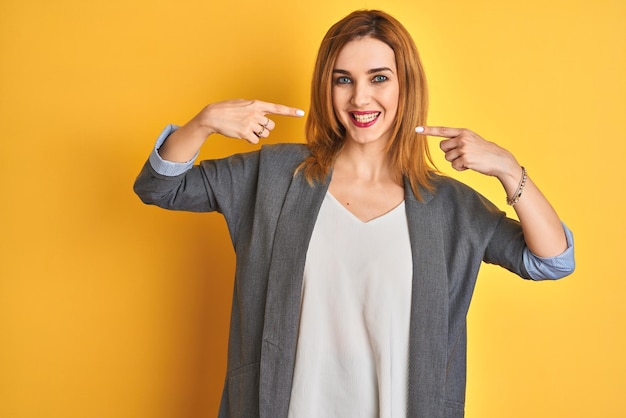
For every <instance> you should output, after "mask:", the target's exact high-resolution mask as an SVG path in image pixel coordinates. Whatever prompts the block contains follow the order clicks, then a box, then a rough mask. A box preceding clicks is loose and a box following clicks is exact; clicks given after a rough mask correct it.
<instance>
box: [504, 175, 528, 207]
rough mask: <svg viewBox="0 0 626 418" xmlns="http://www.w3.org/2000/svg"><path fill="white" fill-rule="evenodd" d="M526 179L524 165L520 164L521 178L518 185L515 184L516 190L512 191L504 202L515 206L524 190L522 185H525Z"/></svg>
mask: <svg viewBox="0 0 626 418" xmlns="http://www.w3.org/2000/svg"><path fill="white" fill-rule="evenodd" d="M527 179H528V173H527V172H526V169H525V168H524V166H522V180H521V181H520V182H519V186H517V190H516V191H515V193H513V197H510V198H509V197H508V196H507V198H506V204H507V205H511V206H515V204H516V203H517V202H519V198H520V197H522V192H523V191H524V186H526V180H527Z"/></svg>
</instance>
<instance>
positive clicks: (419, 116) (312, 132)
mask: <svg viewBox="0 0 626 418" xmlns="http://www.w3.org/2000/svg"><path fill="white" fill-rule="evenodd" d="M363 37H371V38H374V39H378V40H380V41H382V42H384V43H386V44H387V45H389V47H390V48H391V49H392V50H393V51H394V54H395V59H396V67H397V69H398V84H399V87H400V97H399V103H398V110H397V115H396V120H395V122H394V125H393V128H392V136H391V140H390V141H389V143H388V147H387V148H388V149H387V152H388V158H389V159H390V161H391V163H392V166H394V167H396V168H397V170H398V174H399V175H402V176H405V177H406V178H408V180H409V182H410V184H411V188H412V189H413V193H414V194H415V196H416V197H417V198H418V199H420V193H419V187H420V186H421V187H424V188H425V189H427V190H431V189H432V186H431V184H430V179H431V178H432V174H433V172H434V171H435V169H434V164H433V161H432V158H431V156H430V152H429V150H428V146H427V143H426V137H425V136H424V135H418V134H416V133H415V127H417V126H425V125H426V114H427V110H428V90H427V85H426V78H425V74H424V69H423V67H422V64H421V62H420V59H419V55H418V52H417V48H416V47H415V43H414V42H413V39H412V38H411V35H410V34H409V32H408V31H407V30H406V28H405V27H404V26H403V25H402V24H401V23H400V22H399V21H398V20H396V19H395V18H393V17H392V16H390V15H388V14H386V13H384V12H381V11H378V10H359V11H355V12H352V13H351V14H349V15H348V16H346V17H345V18H343V19H342V20H340V21H339V22H337V23H335V24H334V25H333V26H332V27H331V28H330V29H329V30H328V32H327V33H326V36H325V37H324V39H323V40H322V43H321V45H320V49H319V52H318V54H317V60H316V63H315V69H314V72H313V79H312V82H311V106H310V109H309V113H308V118H307V120H306V127H305V134H306V138H307V143H308V147H309V150H310V151H311V156H310V157H309V158H308V159H306V160H305V161H304V162H303V163H302V164H301V166H300V167H299V168H298V170H302V171H303V174H304V176H305V178H306V179H307V180H308V181H309V182H310V183H313V182H314V181H323V180H324V179H325V178H326V176H327V175H328V173H329V172H330V169H331V167H332V165H333V163H334V160H335V157H336V156H337V153H338V152H339V151H340V150H341V148H342V146H343V143H344V137H345V129H344V127H343V126H342V125H341V123H340V122H339V120H338V119H337V117H336V115H335V112H334V109H333V104H332V84H333V83H332V82H333V70H334V66H335V62H336V60H337V56H338V55H339V52H340V51H341V49H342V48H343V47H344V46H345V45H346V44H347V43H348V42H350V41H352V40H355V39H359V38H363Z"/></svg>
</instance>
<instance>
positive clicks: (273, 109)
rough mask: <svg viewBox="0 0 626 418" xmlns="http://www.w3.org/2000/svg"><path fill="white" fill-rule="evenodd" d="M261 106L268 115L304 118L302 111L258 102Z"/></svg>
mask: <svg viewBox="0 0 626 418" xmlns="http://www.w3.org/2000/svg"><path fill="white" fill-rule="evenodd" d="M260 103H261V104H262V105H263V110H264V111H265V113H269V114H272V115H282V116H293V117H301V116H304V110H301V109H298V108H295V107H290V106H285V105H282V104H277V103H268V102H260Z"/></svg>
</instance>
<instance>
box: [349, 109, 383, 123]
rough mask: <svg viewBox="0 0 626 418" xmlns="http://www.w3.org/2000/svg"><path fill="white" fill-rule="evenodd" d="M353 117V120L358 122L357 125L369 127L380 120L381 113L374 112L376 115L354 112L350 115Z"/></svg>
mask: <svg viewBox="0 0 626 418" xmlns="http://www.w3.org/2000/svg"><path fill="white" fill-rule="evenodd" d="M350 115H351V116H352V119H353V120H354V121H355V122H357V124H359V125H368V124H370V123H372V122H374V121H375V120H376V118H378V116H380V112H374V113H355V112H352V113H351V114H350Z"/></svg>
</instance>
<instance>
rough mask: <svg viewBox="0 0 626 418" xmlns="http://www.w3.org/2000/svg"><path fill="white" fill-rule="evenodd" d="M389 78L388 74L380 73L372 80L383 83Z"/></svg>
mask: <svg viewBox="0 0 626 418" xmlns="http://www.w3.org/2000/svg"><path fill="white" fill-rule="evenodd" d="M387 80H388V78H387V76H386V75H381V74H379V75H376V76H374V78H373V79H372V82H373V83H382V82H383V81H387Z"/></svg>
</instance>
